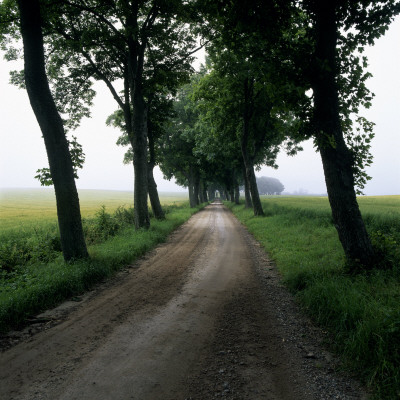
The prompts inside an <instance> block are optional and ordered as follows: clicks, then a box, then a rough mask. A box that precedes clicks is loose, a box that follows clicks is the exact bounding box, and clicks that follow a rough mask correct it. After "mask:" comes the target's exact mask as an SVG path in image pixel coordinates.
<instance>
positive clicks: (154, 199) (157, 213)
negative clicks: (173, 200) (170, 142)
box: [147, 121, 165, 220]
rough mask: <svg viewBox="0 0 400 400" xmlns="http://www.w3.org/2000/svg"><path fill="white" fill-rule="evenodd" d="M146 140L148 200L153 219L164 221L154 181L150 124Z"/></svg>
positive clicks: (154, 159) (154, 162) (154, 160)
mask: <svg viewBox="0 0 400 400" xmlns="http://www.w3.org/2000/svg"><path fill="white" fill-rule="evenodd" d="M149 122H150V121H149ZM148 139H149V159H150V161H149V163H148V164H147V185H148V190H149V198H150V204H151V209H152V210H153V214H154V217H155V218H157V219H159V220H162V219H165V213H164V210H163V209H162V207H161V202H160V197H159V195H158V190H157V184H156V181H155V179H154V174H153V170H154V166H155V164H156V156H155V148H154V137H153V131H152V126H151V124H149V125H148Z"/></svg>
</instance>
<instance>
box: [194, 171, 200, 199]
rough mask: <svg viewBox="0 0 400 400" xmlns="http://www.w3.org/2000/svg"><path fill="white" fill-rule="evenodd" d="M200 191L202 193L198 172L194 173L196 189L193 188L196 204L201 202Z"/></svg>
mask: <svg viewBox="0 0 400 400" xmlns="http://www.w3.org/2000/svg"><path fill="white" fill-rule="evenodd" d="M199 193H200V176H199V174H198V173H197V172H195V173H194V190H193V197H194V201H195V204H196V206H198V205H199V204H200V198H199Z"/></svg>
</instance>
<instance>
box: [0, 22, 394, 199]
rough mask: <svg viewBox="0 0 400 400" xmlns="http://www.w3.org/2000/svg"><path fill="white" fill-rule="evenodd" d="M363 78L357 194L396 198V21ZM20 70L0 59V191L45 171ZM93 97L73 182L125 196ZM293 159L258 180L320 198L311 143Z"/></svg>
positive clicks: (165, 186)
mask: <svg viewBox="0 0 400 400" xmlns="http://www.w3.org/2000/svg"><path fill="white" fill-rule="evenodd" d="M366 55H367V56H368V58H369V63H370V67H369V71H370V72H371V73H372V74H373V75H374V77H373V78H371V79H370V80H369V82H368V87H369V88H370V89H371V90H372V91H373V92H374V93H375V94H376V97H375V99H374V100H373V105H372V108H371V109H370V110H366V111H365V112H364V113H363V114H364V116H365V117H367V118H369V119H370V120H372V121H374V122H375V123H376V127H375V133H376V137H375V139H374V140H373V143H372V153H373V155H374V163H373V165H372V166H371V167H370V168H368V170H367V171H368V173H369V174H370V175H371V176H372V178H373V179H372V180H371V181H370V182H369V183H368V185H367V186H366V188H365V190H364V192H365V194H367V195H387V194H399V193H400V157H399V148H400V134H399V129H400V128H399V127H400V113H399V112H398V110H399V107H400V79H399V75H398V66H399V65H400V18H399V17H397V18H396V20H395V21H394V22H393V23H392V25H391V27H390V29H389V31H388V32H387V33H386V35H385V36H384V37H383V38H381V39H380V40H378V41H377V43H376V45H375V46H374V47H373V48H369V49H368V50H367V52H366ZM21 65H22V63H15V62H13V63H8V62H6V61H5V60H3V59H2V57H1V60H0V142H1V146H0V171H1V172H0V187H3V188H5V187H8V188H14V187H28V188H35V187H40V184H39V182H38V181H37V180H35V179H34V175H35V172H36V170H37V169H38V168H43V167H46V166H47V159H46V154H45V148H44V144H43V141H42V139H41V132H40V130H39V127H38V124H37V122H36V119H35V117H34V115H33V112H32V110H31V107H30V104H29V101H28V96H27V94H26V92H25V91H23V90H19V89H17V88H15V87H13V86H11V85H10V84H8V80H9V76H8V73H9V71H10V70H13V69H20V68H21ZM95 89H96V91H97V96H96V98H95V102H94V107H93V109H92V118H91V119H85V120H84V121H82V124H81V126H80V127H79V128H78V129H77V130H76V131H75V132H74V133H73V134H74V135H76V136H77V138H78V141H79V142H80V143H81V144H82V145H83V149H84V152H85V154H86V163H85V165H84V168H83V170H82V171H80V173H79V176H80V179H79V180H78V181H77V186H78V188H81V189H109V190H132V189H133V167H132V166H131V165H123V164H122V158H123V154H124V152H125V149H123V148H121V147H118V146H116V145H115V142H116V140H117V138H118V136H119V131H118V130H117V129H115V128H111V127H107V126H106V125H105V120H106V118H107V116H108V115H110V114H111V113H112V112H113V111H114V110H115V109H116V103H115V101H114V100H113V99H112V97H111V95H110V94H109V92H108V89H107V88H106V87H105V85H102V84H100V83H96V84H95ZM303 147H304V151H303V152H301V153H299V154H298V155H297V156H295V157H290V158H289V157H287V156H286V155H285V154H282V153H281V154H280V155H279V156H278V165H279V169H278V170H273V169H271V168H267V167H263V168H262V169H261V171H259V172H257V175H258V176H262V175H263V176H271V177H275V178H278V179H279V180H280V181H281V182H282V183H283V184H284V186H285V192H291V193H294V192H297V193H308V194H323V193H326V187H325V182H324V176H323V171H322V165H321V161H320V157H319V154H317V153H315V151H314V148H313V145H312V143H311V142H306V143H304V146H303ZM155 178H156V181H157V184H158V189H159V190H160V191H184V190H185V189H184V188H182V187H179V186H177V185H175V184H174V182H173V181H170V182H169V181H166V180H164V179H163V177H162V173H161V172H160V171H159V170H158V168H157V169H156V170H155Z"/></svg>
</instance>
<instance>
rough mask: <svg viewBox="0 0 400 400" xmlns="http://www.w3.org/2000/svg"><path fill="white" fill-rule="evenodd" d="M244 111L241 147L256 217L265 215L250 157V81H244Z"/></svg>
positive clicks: (251, 85)
mask: <svg viewBox="0 0 400 400" xmlns="http://www.w3.org/2000/svg"><path fill="white" fill-rule="evenodd" d="M243 92H244V111H243V129H242V137H241V140H240V147H241V151H242V157H243V163H244V166H245V168H246V177H247V181H248V182H249V189H250V193H251V199H252V201H253V210H254V215H255V216H259V215H264V211H263V209H262V205H261V200H260V195H259V193H258V188H257V181H256V175H255V173H254V162H253V159H251V157H250V156H249V151H248V148H247V147H248V144H249V137H250V126H249V125H250V120H251V116H252V114H253V110H252V92H253V83H252V82H249V81H248V79H246V80H245V81H244V91H243Z"/></svg>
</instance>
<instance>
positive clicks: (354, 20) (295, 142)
mask: <svg viewBox="0 0 400 400" xmlns="http://www.w3.org/2000/svg"><path fill="white" fill-rule="evenodd" d="M399 12H400V2H399V1H394V0H386V1H376V0H362V1H351V0H326V1H318V0H299V1H291V0H284V1H281V0H280V1H278V0H246V1H244V0H234V1H232V0H229V1H228V0H217V1H215V0H168V1H166V0H107V1H99V0H80V1H77V0H68V1H61V2H60V1H57V0H5V1H3V2H2V3H1V4H0V44H1V46H2V49H3V50H5V51H6V57H7V58H8V59H10V60H11V59H15V58H17V57H19V55H20V54H22V55H23V58H24V63H25V67H24V71H23V73H19V72H15V73H13V74H12V81H13V83H14V84H17V85H19V86H21V87H24V88H26V90H27V92H28V95H29V99H30V102H31V105H32V108H33V110H34V113H35V115H36V118H37V120H38V123H39V125H40V128H41V130H42V134H43V138H44V143H45V146H46V150H47V155H48V160H49V170H42V175H40V174H39V178H40V177H42V178H43V173H45V175H46V173H47V178H46V179H45V180H46V181H47V182H49V180H50V181H51V182H52V183H53V184H54V188H55V193H56V199H57V210H58V219H59V227H60V234H61V241H62V249H63V254H64V257H65V259H66V260H71V259H77V258H84V257H87V256H88V254H87V250H86V245H85V240H84V236H83V232H82V224H81V217H80V210H79V199H78V194H77V190H76V186H75V178H76V169H77V167H79V166H81V162H82V160H83V159H82V154H81V151H80V150H79V143H76V140H75V139H74V141H72V142H71V141H70V140H68V139H67V137H66V132H67V131H68V130H72V129H74V128H75V127H77V126H78V125H79V122H80V120H81V119H82V118H83V117H87V116H90V106H91V102H92V99H93V96H94V95H95V93H94V91H93V90H92V88H91V85H92V83H93V82H94V81H96V80H101V81H103V82H104V83H105V84H106V86H107V87H108V89H109V92H110V95H111V96H112V97H113V99H114V100H115V103H116V110H110V116H109V118H108V120H107V123H108V124H112V125H114V126H117V127H118V128H119V129H120V130H121V137H120V139H119V140H118V144H119V145H123V146H126V147H127V153H126V156H125V160H124V161H125V162H129V163H133V167H134V178H135V179H134V212H135V226H136V228H137V229H140V228H144V229H147V228H148V227H149V226H150V218H149V211H148V197H149V198H150V202H151V207H152V210H153V212H154V215H155V216H156V217H157V218H159V219H162V218H164V212H163V210H162V207H161V204H160V201H159V198H158V193H157V185H156V182H155V181H154V177H153V168H154V167H155V166H156V165H159V166H160V168H161V170H162V171H163V173H164V175H165V176H166V177H167V178H169V179H171V178H172V177H174V179H176V181H177V183H178V184H180V185H183V186H186V187H188V189H189V197H190V205H191V206H195V205H197V204H199V203H200V202H204V201H208V200H212V199H213V196H214V194H215V192H216V191H217V190H218V191H219V192H220V193H221V194H222V195H223V197H224V198H227V199H230V200H232V201H235V202H237V203H238V202H239V187H240V186H243V187H244V189H245V190H244V191H245V204H246V207H252V208H253V210H254V214H255V215H257V216H262V215H263V214H264V212H263V209H262V205H261V202H260V197H259V190H258V188H257V181H256V177H255V170H257V168H258V167H259V166H261V165H269V166H272V167H276V156H277V154H278V152H279V151H281V150H284V151H286V152H287V153H288V154H290V155H294V154H296V152H298V151H301V142H302V141H303V140H306V139H309V138H312V139H313V141H314V144H315V146H316V148H317V150H318V151H319V153H320V155H321V159H322V164H323V168H324V173H325V180H326V185H327V191H328V197H329V202H330V205H331V209H332V216H333V221H334V225H335V227H336V229H337V232H338V235H339V239H340V241H341V243H342V246H343V249H344V251H345V254H346V256H347V258H348V260H349V261H351V262H352V263H353V264H354V265H362V266H363V267H365V268H369V267H371V266H372V265H373V264H374V261H375V253H374V249H373V247H372V245H371V241H370V239H369V237H368V234H367V231H366V229H365V225H364V222H363V220H362V217H361V214H360V211H359V208H358V204H357V199H356V195H357V194H358V193H359V192H360V191H361V190H362V189H363V187H364V185H365V183H366V181H367V180H368V179H369V177H368V176H367V175H366V173H365V171H364V169H365V166H367V165H369V164H370V163H371V162H372V160H371V155H370V153H369V149H370V141H371V138H372V137H373V131H372V126H373V124H372V123H371V122H370V121H367V120H366V119H365V118H363V117H362V116H361V115H360V112H361V111H362V108H363V107H364V108H367V107H369V106H370V105H371V99H372V97H373V95H372V93H370V91H369V90H368V88H367V87H366V83H365V82H366V80H367V78H368V76H369V74H368V72H367V71H366V67H367V60H366V59H365V58H364V57H363V55H362V53H363V49H364V47H365V46H366V45H370V44H373V43H374V41H375V40H376V39H377V38H378V37H380V36H381V35H383V34H384V33H385V31H386V30H387V28H388V26H389V24H390V22H391V21H392V19H393V18H394V16H395V15H397V14H398V13H399ZM21 39H22V47H23V48H22V51H20V47H21ZM203 45H206V49H207V54H208V55H207V59H206V63H205V65H203V66H202V68H201V70H200V71H199V72H194V71H193V68H192V67H191V64H192V62H193V57H194V54H195V52H196V51H197V50H198V48H199V47H202V46H203ZM78 140H79V138H78ZM93 140H96V139H95V137H94V138H93ZM71 143H75V144H74V146H71ZM74 149H75V152H74ZM76 149H78V150H76ZM77 152H78V155H80V157H77V156H76V154H77ZM77 164H78V165H77ZM282 190H283V188H282ZM282 190H280V191H279V190H275V192H281V191H282Z"/></svg>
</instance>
